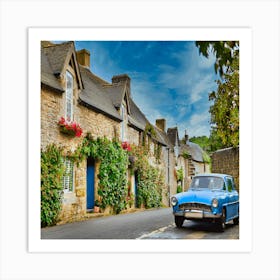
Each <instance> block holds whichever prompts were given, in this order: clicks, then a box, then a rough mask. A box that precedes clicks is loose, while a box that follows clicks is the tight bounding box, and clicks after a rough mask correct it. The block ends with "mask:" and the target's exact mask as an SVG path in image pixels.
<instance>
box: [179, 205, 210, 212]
mask: <svg viewBox="0 0 280 280" xmlns="http://www.w3.org/2000/svg"><path fill="white" fill-rule="evenodd" d="M179 208H180V209H181V210H203V211H208V212H211V206H210V205H205V204H201V203H183V204H180V205H179Z"/></svg>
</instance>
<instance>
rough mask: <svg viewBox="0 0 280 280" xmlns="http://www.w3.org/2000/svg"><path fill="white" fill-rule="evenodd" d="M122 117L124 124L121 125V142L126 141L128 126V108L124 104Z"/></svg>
mask: <svg viewBox="0 0 280 280" xmlns="http://www.w3.org/2000/svg"><path fill="white" fill-rule="evenodd" d="M121 116H122V120H123V121H122V124H121V141H122V142H123V141H126V140H127V139H126V126H127V111H126V106H125V105H124V104H122V106H121Z"/></svg>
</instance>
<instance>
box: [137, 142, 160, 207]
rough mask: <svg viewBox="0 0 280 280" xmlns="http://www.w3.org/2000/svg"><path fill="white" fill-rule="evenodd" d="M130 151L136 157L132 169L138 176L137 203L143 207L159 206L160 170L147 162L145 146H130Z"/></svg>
mask: <svg viewBox="0 0 280 280" xmlns="http://www.w3.org/2000/svg"><path fill="white" fill-rule="evenodd" d="M132 153H133V154H134V155H135V157H136V160H135V163H134V169H135V170H137V176H138V178H137V180H138V187H137V205H139V206H141V205H143V206H144V207H145V208H152V207H160V206H161V205H162V186H164V178H163V174H162V172H161V171H160V170H159V169H158V168H156V167H153V166H151V165H150V164H149V161H148V152H147V150H146V149H145V148H143V147H137V146H132Z"/></svg>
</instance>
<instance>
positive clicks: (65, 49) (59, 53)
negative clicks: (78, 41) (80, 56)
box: [43, 42, 73, 75]
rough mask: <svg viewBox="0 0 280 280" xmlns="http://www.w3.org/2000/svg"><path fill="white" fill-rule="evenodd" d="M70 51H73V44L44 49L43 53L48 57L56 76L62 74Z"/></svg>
mask: <svg viewBox="0 0 280 280" xmlns="http://www.w3.org/2000/svg"><path fill="white" fill-rule="evenodd" d="M70 49H73V42H66V43H62V44H57V45H52V46H48V47H45V48H43V52H44V53H45V55H46V56H47V57H48V60H49V63H50V65H51V68H52V70H53V74H54V75H59V74H60V73H62V71H63V68H64V65H65V61H66V58H67V56H68V54H69V50H70Z"/></svg>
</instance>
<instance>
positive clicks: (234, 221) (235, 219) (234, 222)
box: [233, 208, 239, 225]
mask: <svg viewBox="0 0 280 280" xmlns="http://www.w3.org/2000/svg"><path fill="white" fill-rule="evenodd" d="M233 224H235V225H239V208H238V217H237V218H234V219H233Z"/></svg>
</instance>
